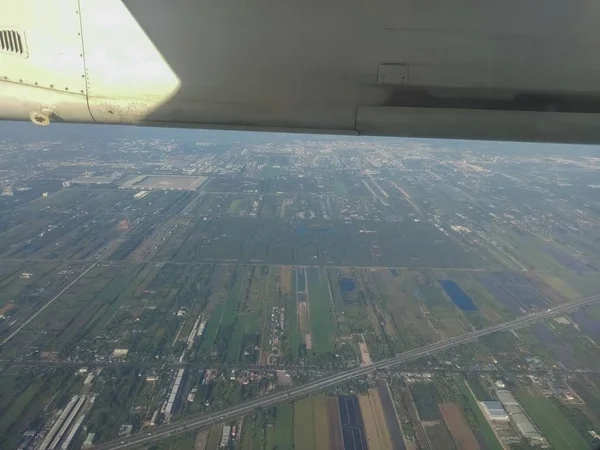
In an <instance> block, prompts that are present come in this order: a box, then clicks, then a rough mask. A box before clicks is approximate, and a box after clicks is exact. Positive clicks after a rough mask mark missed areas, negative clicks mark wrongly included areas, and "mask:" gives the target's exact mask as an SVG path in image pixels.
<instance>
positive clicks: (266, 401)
mask: <svg viewBox="0 0 600 450" xmlns="http://www.w3.org/2000/svg"><path fill="white" fill-rule="evenodd" d="M599 301H600V295H595V296H592V297H587V298H584V299H581V300H579V301H576V302H571V303H567V304H563V305H560V306H556V307H554V308H550V309H548V310H544V311H542V312H537V313H533V314H529V315H527V316H522V317H519V318H517V319H514V320H512V321H510V322H505V323H503V324H499V325H494V326H491V327H488V328H484V329H481V330H476V331H471V332H469V333H466V334H463V335H461V336H457V337H454V338H451V339H447V340H445V341H442V342H435V343H433V344H429V345H426V346H424V347H420V348H417V349H413V350H409V351H407V352H404V353H401V354H399V355H396V356H394V357H392V358H387V359H384V360H381V361H378V362H376V363H373V364H371V365H369V366H365V367H358V368H355V369H350V370H346V371H344V372H339V373H337V374H335V375H331V376H328V377H325V378H322V379H320V380H317V381H313V382H311V383H307V384H304V385H302V386H298V387H294V388H290V389H288V390H286V391H282V392H277V393H275V394H270V395H266V396H263V397H259V398H256V399H252V400H249V401H247V402H244V403H240V404H238V405H236V406H232V407H230V408H227V409H224V410H221V411H220V412H213V413H211V415H207V414H206V413H204V414H201V415H195V416H190V417H187V418H184V419H181V420H179V421H177V422H174V423H170V424H165V425H159V426H157V427H154V428H152V429H146V430H145V431H143V432H139V433H137V434H134V435H132V436H128V437H126V438H121V439H115V440H113V441H109V442H106V443H104V444H100V445H96V446H93V447H91V449H92V450H124V449H133V448H138V447H141V446H143V445H146V444H150V443H151V442H155V441H158V440H161V439H165V438H169V437H173V436H175V435H178V434H182V433H186V432H189V431H192V430H195V429H199V428H204V427H208V426H211V425H214V424H217V423H220V422H223V421H226V420H231V419H234V418H238V417H241V416H244V415H246V414H249V413H251V412H253V411H255V410H256V409H258V408H267V407H272V406H276V405H278V404H281V403H287V402H289V401H291V400H295V399H297V398H300V397H304V396H306V395H309V394H312V393H314V392H318V391H322V390H324V389H326V388H329V387H331V386H334V385H336V384H339V383H342V382H344V381H346V380H348V379H350V378H356V377H360V376H363V375H366V374H368V373H370V372H373V371H375V370H377V369H384V368H388V367H391V366H395V365H398V364H402V363H405V362H408V361H412V360H415V359H418V358H422V357H426V356H430V355H432V354H434V353H439V352H441V351H444V350H447V349H449V348H452V347H456V346H457V345H461V344H466V343H469V342H472V341H475V340H477V339H479V338H480V337H482V336H486V335H489V334H492V333H496V332H499V331H510V330H515V329H517V328H522V327H525V326H528V325H530V324H532V323H534V322H537V321H539V320H542V319H547V318H549V317H553V316H557V315H562V314H565V313H568V312H572V311H574V310H577V309H580V308H583V307H585V306H588V305H591V304H592V303H596V302H599Z"/></svg>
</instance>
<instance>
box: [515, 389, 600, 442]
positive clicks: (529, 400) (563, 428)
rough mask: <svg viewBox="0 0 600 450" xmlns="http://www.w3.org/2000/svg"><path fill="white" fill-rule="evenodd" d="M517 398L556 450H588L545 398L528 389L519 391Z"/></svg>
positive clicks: (579, 437) (581, 439) (516, 393)
mask: <svg viewBox="0 0 600 450" xmlns="http://www.w3.org/2000/svg"><path fill="white" fill-rule="evenodd" d="M515 396H516V398H517V400H518V401H519V403H520V404H521V406H522V407H523V408H524V409H525V412H527V415H528V416H529V417H530V418H531V419H532V420H533V422H534V423H535V424H536V425H537V427H538V428H539V430H540V432H541V433H542V435H544V437H545V438H546V439H548V442H549V443H550V444H551V445H552V446H553V447H554V448H556V449H559V448H560V449H566V450H569V449H572V450H587V449H589V445H588V444H587V443H586V442H585V440H584V439H583V438H582V437H581V436H580V435H579V434H578V433H577V432H576V431H575V430H574V429H573V427H572V426H571V425H570V424H569V422H567V420H566V419H565V418H564V416H563V415H562V414H561V413H560V411H559V410H558V409H556V407H555V406H554V405H553V404H552V402H551V401H550V400H549V399H547V398H546V397H544V396H541V395H539V396H538V395H532V393H531V392H530V391H529V390H527V389H524V388H522V389H517V391H516V392H515Z"/></svg>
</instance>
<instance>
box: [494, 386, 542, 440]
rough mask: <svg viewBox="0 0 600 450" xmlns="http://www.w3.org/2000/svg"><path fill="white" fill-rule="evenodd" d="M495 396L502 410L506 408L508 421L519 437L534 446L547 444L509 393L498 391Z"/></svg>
mask: <svg viewBox="0 0 600 450" xmlns="http://www.w3.org/2000/svg"><path fill="white" fill-rule="evenodd" d="M496 395H497V396H498V400H500V403H502V405H503V406H504V408H506V411H507V412H508V417H509V418H510V421H511V422H512V424H513V425H514V427H515V429H516V430H517V431H518V432H519V434H520V435H521V436H523V437H524V438H525V439H527V441H528V442H529V443H531V444H534V445H535V444H540V445H545V444H546V443H547V442H546V439H545V438H544V436H542V435H541V433H540V432H539V431H538V430H537V428H536V427H535V426H534V425H533V424H532V423H531V421H530V420H529V418H528V417H527V415H525V412H524V411H523V409H522V408H521V406H520V405H519V402H517V400H516V399H515V397H514V396H513V395H512V394H511V393H510V391H507V390H499V391H496Z"/></svg>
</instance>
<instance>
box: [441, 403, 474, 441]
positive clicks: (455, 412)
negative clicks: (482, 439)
mask: <svg viewBox="0 0 600 450" xmlns="http://www.w3.org/2000/svg"><path fill="white" fill-rule="evenodd" d="M439 409H440V412H441V413H442V417H443V418H444V422H445V424H446V427H448V431H450V435H451V436H452V440H453V441H454V443H455V444H456V448H460V449H464V450H479V444H478V443H477V439H475V435H474V434H473V432H472V431H471V429H470V428H469V425H468V424H467V421H466V420H465V418H464V416H463V414H462V411H461V410H460V408H459V407H458V405H456V404H455V403H442V404H441V405H439Z"/></svg>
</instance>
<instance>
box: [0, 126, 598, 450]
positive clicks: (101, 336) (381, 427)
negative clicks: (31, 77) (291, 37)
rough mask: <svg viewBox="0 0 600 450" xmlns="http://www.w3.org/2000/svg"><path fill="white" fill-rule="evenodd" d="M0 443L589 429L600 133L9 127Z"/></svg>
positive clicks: (2, 160) (489, 439)
mask: <svg viewBox="0 0 600 450" xmlns="http://www.w3.org/2000/svg"><path fill="white" fill-rule="evenodd" d="M0 192H1V195H0V448H2V449H4V448H6V449H19V450H50V449H62V450H73V449H80V448H89V449H98V450H115V449H133V448H149V449H154V450H205V449H206V450H217V449H239V450H255V449H261V450H263V449H267V450H274V449H276V450H288V449H296V450H304V449H334V450H350V449H353V450H354V449H357V450H367V449H368V450H392V449H401V450H438V449H455V450H462V449H467V450H487V449H490V450H496V449H497V450H502V449H506V450H522V449H535V448H554V449H573V450H575V449H588V448H590V447H593V446H594V445H598V444H600V435H599V434H600V347H599V346H600V304H599V303H600V273H599V272H600V147H593V146H574V145H547V144H532V143H501V142H478V141H443V140H427V139H399V138H394V139H392V138H371V137H352V136H319V135H293V134H283V133H272V134H268V133H250V132H220V131H203V130H172V129H145V128H135V127H112V126H91V125H63V124H52V125H51V126H49V127H35V126H33V125H31V124H25V123H8V122H3V123H1V124H0Z"/></svg>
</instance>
